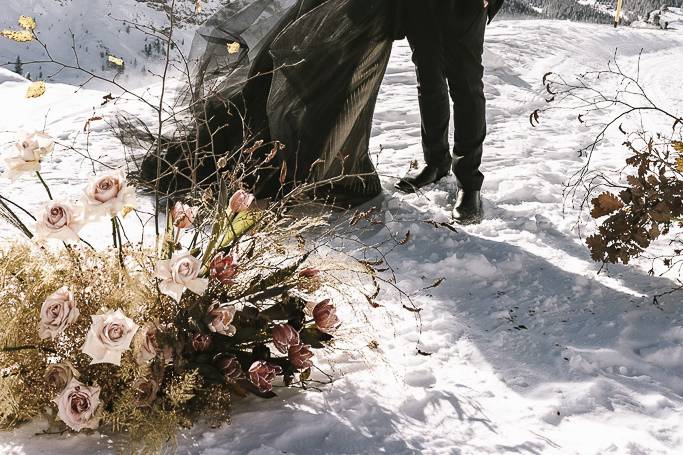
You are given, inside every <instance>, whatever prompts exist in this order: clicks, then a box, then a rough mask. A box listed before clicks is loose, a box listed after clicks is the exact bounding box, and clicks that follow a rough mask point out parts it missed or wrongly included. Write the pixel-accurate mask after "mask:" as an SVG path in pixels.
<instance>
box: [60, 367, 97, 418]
mask: <svg viewBox="0 0 683 455" xmlns="http://www.w3.org/2000/svg"><path fill="white" fill-rule="evenodd" d="M54 402H55V403H56V404H57V410H58V415H59V418H60V419H62V421H63V422H64V423H65V424H66V425H67V426H68V427H69V428H71V429H72V430H74V431H81V430H82V429H83V428H91V429H95V428H97V427H98V425H99V418H97V417H96V416H95V411H97V407H98V406H99V405H100V388H99V387H97V386H92V387H88V386H86V385H85V384H82V383H81V382H79V381H78V380H77V379H71V381H70V382H69V384H67V386H66V387H65V388H64V390H63V391H62V393H61V394H59V396H58V397H57V398H56V399H55V400H54Z"/></svg>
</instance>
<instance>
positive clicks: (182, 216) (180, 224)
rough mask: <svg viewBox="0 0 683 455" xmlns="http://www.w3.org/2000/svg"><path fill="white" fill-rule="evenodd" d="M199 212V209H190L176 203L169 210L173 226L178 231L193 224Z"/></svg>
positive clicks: (185, 205) (180, 203)
mask: <svg viewBox="0 0 683 455" xmlns="http://www.w3.org/2000/svg"><path fill="white" fill-rule="evenodd" d="M198 212H199V207H192V206H189V205H187V204H183V203H182V202H180V201H178V202H176V203H175V205H174V206H173V210H171V219H172V220H173V225H174V226H175V227H177V228H180V229H187V228H189V227H190V226H192V224H193V223H194V219H195V218H196V216H197V213H198Z"/></svg>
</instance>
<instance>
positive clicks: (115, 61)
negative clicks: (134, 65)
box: [107, 55, 124, 66]
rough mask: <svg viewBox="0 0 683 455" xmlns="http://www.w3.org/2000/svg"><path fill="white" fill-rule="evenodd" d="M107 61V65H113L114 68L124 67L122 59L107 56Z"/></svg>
mask: <svg viewBox="0 0 683 455" xmlns="http://www.w3.org/2000/svg"><path fill="white" fill-rule="evenodd" d="M107 61H109V63H113V64H114V65H116V66H123V65H124V62H123V59H122V58H118V57H114V56H113V55H108V56H107Z"/></svg>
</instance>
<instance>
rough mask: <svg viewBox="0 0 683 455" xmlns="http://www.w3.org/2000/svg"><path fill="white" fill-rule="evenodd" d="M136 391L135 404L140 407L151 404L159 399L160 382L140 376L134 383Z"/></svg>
mask: <svg viewBox="0 0 683 455" xmlns="http://www.w3.org/2000/svg"><path fill="white" fill-rule="evenodd" d="M133 391H134V393H135V405H136V406H137V407H139V408H144V407H147V406H151V405H152V403H154V400H156V399H157V393H158V392H159V384H158V383H157V382H156V381H155V380H154V379H150V378H145V377H140V378H137V379H136V380H135V382H134V383H133Z"/></svg>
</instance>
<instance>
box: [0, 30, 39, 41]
mask: <svg viewBox="0 0 683 455" xmlns="http://www.w3.org/2000/svg"><path fill="white" fill-rule="evenodd" d="M0 36H4V37H5V38H8V39H11V40H12V41H16V42H17V43H26V42H28V41H31V40H33V33H32V32H31V31H30V30H21V31H16V30H1V31H0Z"/></svg>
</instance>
